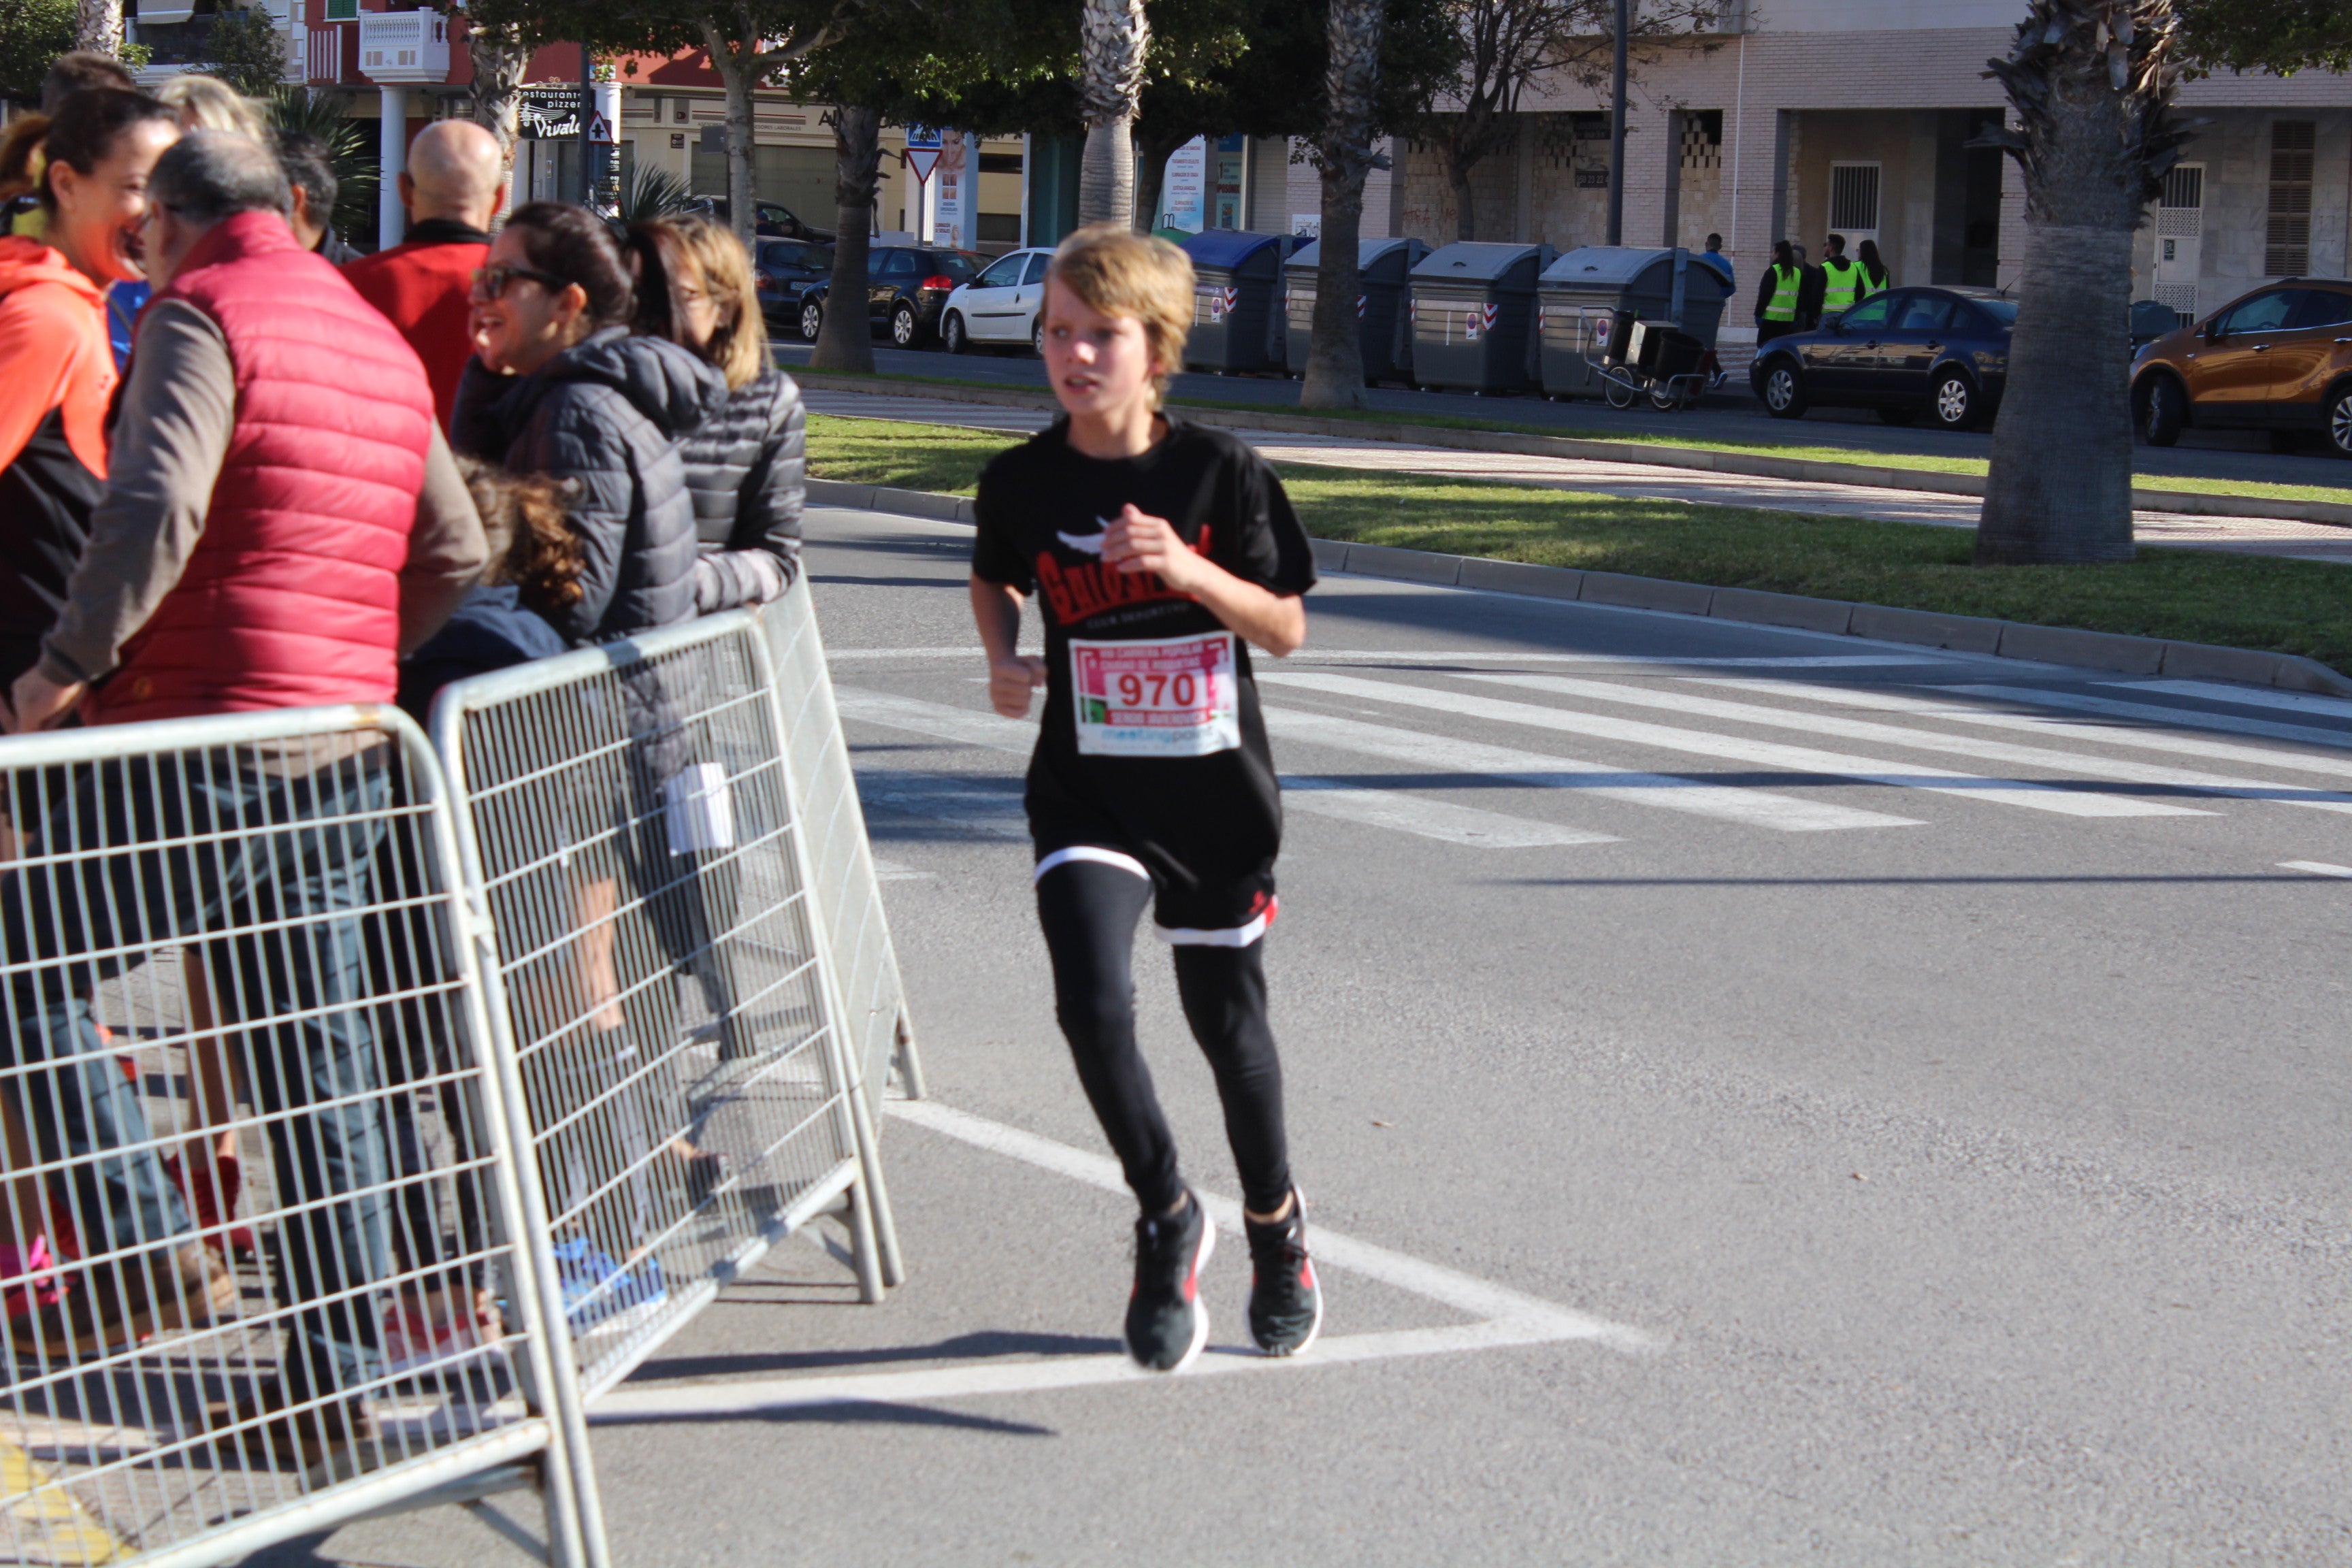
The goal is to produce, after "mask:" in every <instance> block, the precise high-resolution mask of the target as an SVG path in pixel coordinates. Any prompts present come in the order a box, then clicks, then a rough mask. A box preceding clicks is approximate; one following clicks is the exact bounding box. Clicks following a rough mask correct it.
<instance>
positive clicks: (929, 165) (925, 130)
mask: <svg viewBox="0 0 2352 1568" xmlns="http://www.w3.org/2000/svg"><path fill="white" fill-rule="evenodd" d="M899 157H900V158H901V159H903V160H904V161H905V163H906V165H907V167H908V170H910V171H911V172H912V173H913V174H914V176H915V183H916V184H925V183H927V182H928V181H929V179H930V177H931V171H932V170H934V169H936V168H938V167H939V166H940V132H939V128H938V127H937V126H932V125H909V126H908V127H907V150H906V151H905V152H904V153H900V154H899Z"/></svg>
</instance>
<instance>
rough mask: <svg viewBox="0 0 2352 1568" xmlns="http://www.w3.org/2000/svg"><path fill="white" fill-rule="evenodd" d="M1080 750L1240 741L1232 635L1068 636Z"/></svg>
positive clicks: (1174, 749)
mask: <svg viewBox="0 0 2352 1568" xmlns="http://www.w3.org/2000/svg"><path fill="white" fill-rule="evenodd" d="M1070 673H1071V675H1072V677H1073V678H1074V685H1073V692H1074V695H1075V696H1076V710H1077V720H1078V751H1079V752H1081V753H1082V754H1084V755H1087V756H1090V757H1205V756H1207V755H1209V754H1210V753H1211V752H1230V751H1232V750H1233V749H1234V748H1235V747H1236V746H1239V745H1240V744H1241V743H1242V725H1241V713H1240V709H1239V706H1238V703H1237V701H1236V699H1235V691H1236V686H1235V676H1234V634H1233V633H1231V632H1203V633H1202V634H1201V635H1200V636H1199V637H1178V638H1176V639H1174V640H1173V641H1170V642H1080V641H1078V640H1077V639H1076V638H1075V637H1074V638H1072V639H1071V641H1070Z"/></svg>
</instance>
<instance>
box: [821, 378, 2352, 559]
mask: <svg viewBox="0 0 2352 1568" xmlns="http://www.w3.org/2000/svg"><path fill="white" fill-rule="evenodd" d="M791 374H792V375H793V380H795V381H797V382H799V383H800V384H802V385H803V386H812V387H816V388H818V389H819V390H822V391H826V392H862V393H866V394H869V395H886V396H887V395H899V396H906V397H930V398H936V399H938V400H939V401H940V402H942V403H979V404H988V405H993V406H996V407H1000V408H1034V409H1039V410H1045V411H1053V410H1055V409H1056V408H1057V407H1058V405H1056V404H1055V401H1054V398H1053V395H1051V394H1050V393H1044V392H1024V391H1021V390H1020V389H1018V388H1013V387H1008V388H1005V389H1003V390H1002V391H999V390H998V389H996V388H994V387H978V386H933V385H930V384H927V383H924V382H918V381H902V382H895V383H894V382H892V381H891V380H890V379H889V378H888V377H880V376H877V377H866V376H862V375H831V374H823V373H820V372H815V371H793V372H792V373H791ZM1177 406H1179V407H1181V408H1182V409H1183V410H1184V416H1185V417H1186V418H1188V419H1192V420H1195V421H1197V422H1199V423H1200V424H1202V425H1216V426H1223V427H1225V428H1228V429H1247V430H1278V431H1282V432H1284V433H1286V434H1288V435H1294V436H1351V437H1357V438H1358V439H1360V440H1366V441H1399V442H1404V443H1408V444H1410V445H1412V446H1417V447H1445V448H1447V449H1448V450H1452V451H1463V452H1497V453H1504V454H1507V455H1509V456H1512V457H1521V458H1594V459H1598V460H1600V461H1603V462H1611V463H1646V464H1648V465H1650V466H1651V467H1652V468H1688V469H1693V470H1696V471H1697V472H1700V473H1712V474H1737V475H1740V476H1743V477H1746V478H1750V479H1801V480H1803V481H1804V482H1806V483H1808V484H1828V485H1859V486H1865V487H1868V488H1871V489H1889V490H1915V491H1924V492H1926V493H1927V494H1931V495H1947V496H1981V495H1983V494H1984V492H1985V481H1984V480H1983V479H1980V478H1979V477H1978V476H1977V475H1975V474H1941V473H1936V472H1934V471H1932V470H1929V469H1926V468H1885V467H1881V466H1880V465H1878V464H1875V463H1828V462H1822V461H1821V460H1820V459H1818V458H1774V457H1769V456H1767V455H1765V454H1763V453H1760V452H1706V451H1699V450H1696V449H1695V448H1692V447H1651V446H1645V445H1643V444H1640V443H1638V442H1633V441H1589V440H1583V439H1580V438H1579V437H1572V436H1527V435H1521V434H1519V433H1518V432H1517V431H1510V430H1449V429H1445V428H1444V427H1442V426H1428V425H1408V424H1404V423H1402V422H1399V423H1395V424H1391V423H1388V422H1386V421H1383V420H1370V419H1326V418H1322V417H1319V416H1315V415H1311V414H1286V413H1283V412H1282V411H1281V410H1279V409H1268V410H1266V411H1265V413H1263V414H1258V413H1249V412H1244V411H1240V410H1236V409H1231V408H1196V407H1192V406H1191V405H1186V404H1182V403H1179V404H1178V405H1177ZM2132 505H2133V506H2135V507H2137V508H2139V509H2140V510H2143V511H2168V512H2177V513H2179V514H2180V515H2182V516H2185V517H2259V518H2268V519H2273V520H2276V521H2286V522H2319V523H2326V524H2330V525H2332V526H2335V527H2338V528H2352V504H2346V503H2342V502H2336V501H2306V500H2279V499H2278V498H2276V497H2273V496H2225V495H2207V494H2205V493H2204V492H2203V491H2201V490H2162V489H2133V491H2132Z"/></svg>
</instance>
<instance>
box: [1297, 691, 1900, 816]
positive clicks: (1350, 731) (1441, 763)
mask: <svg viewBox="0 0 2352 1568" xmlns="http://www.w3.org/2000/svg"><path fill="white" fill-rule="evenodd" d="M1265 722H1266V728H1267V729H1268V730H1269V731H1272V732H1273V733H1274V734H1275V735H1276V736H1278V737H1280V738H1281V739H1283V740H1285V741H1296V742H1304V743H1306V744H1308V745H1315V746H1328V747H1331V748H1333V749H1334V750H1337V751H1347V752H1358V753H1359V754H1361V755H1364V756H1371V757H1387V758H1391V759H1393V760H1395V761H1397V762H1402V763H1411V764H1412V765H1414V766H1416V767H1424V768H1428V769H1430V770H1431V771H1433V772H1435V773H1477V774H1482V775H1484V776H1486V777H1490V778H1494V779H1497V780H1501V781H1504V782H1507V783H1511V784H1526V785H1528V786H1531V787H1533V788H1537V789H1573V790H1579V791H1581V792H1582V793H1584V794H1587V795H1601V796H1605V797H1606V798H1608V799H1611V800H1622V801H1630V802H1632V803H1633V805H1653V806H1658V807H1661V808H1663V809H1664V810H1667V811H1685V812H1689V813H1691V814H1692V815H1693V816H1709V817H1716V818H1718V819H1720V820H1723V821H1726V822H1737V823H1740V824H1743V825H1745V826H1750V827H1769V828H1773V829H1776V830H1778V831H1780V832H1782V833H1821V832H1831V831H1836V830H1839V829H1844V828H1855V827H1917V826H1922V824H1921V823H1920V822H1919V821H1918V820H1917V819H1916V817H1908V816H1888V815H1886V814H1885V813H1884V812H1877V811H1861V810H1857V809H1856V808H1854V807H1853V806H1849V805H1830V804H1829V803H1827V802H1824V801H1812V800H1801V799H1799V798H1798V797H1797V796H1795V795H1774V794H1772V793H1771V792H1770V791H1769V790H1760V789H1740V788H1736V787H1732V786H1729V785H1724V784H1701V783H1699V782H1698V781H1697V780H1695V779H1686V778H1676V777H1675V776H1673V775H1671V774H1667V773H1638V772H1635V771H1633V770H1632V769H1628V768H1612V767H1608V766H1605V765H1603V764H1602V763H1587V762H1580V761H1577V760H1576V759H1574V758H1571V757H1559V756H1552V755H1549V754H1548V753H1545V752H1522V751H1519V750H1517V749H1516V748H1513V747H1509V746H1490V745H1484V744H1481V743H1480V742H1475V741H1456V740H1452V739H1449V738H1447V737H1445V736H1443V735H1429V734H1423V732H1421V731H1418V730H1399V729H1395V728H1392V727H1391V726H1389V725H1386V724H1366V723H1362V722H1360V721H1357V720H1354V719H1341V718H1337V717H1334V716H1333V715H1330V714H1328V713H1310V712H1307V711H1306V710H1303V709H1297V708H1268V709H1266V710H1265Z"/></svg>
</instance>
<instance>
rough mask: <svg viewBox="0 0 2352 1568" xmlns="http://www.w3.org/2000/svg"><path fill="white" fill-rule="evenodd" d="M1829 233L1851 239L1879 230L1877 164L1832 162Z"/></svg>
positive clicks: (1872, 233) (1874, 233) (1875, 232)
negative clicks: (1856, 235)
mask: <svg viewBox="0 0 2352 1568" xmlns="http://www.w3.org/2000/svg"><path fill="white" fill-rule="evenodd" d="M1830 232H1831V233H1832V234H1842V235H1844V236H1845V237H1847V238H1849V239H1851V238H1853V237H1854V235H1855V234H1856V233H1863V234H1867V235H1871V236H1876V234H1877V233H1878V165H1877V164H1875V163H1832V164H1831V165H1830Z"/></svg>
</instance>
